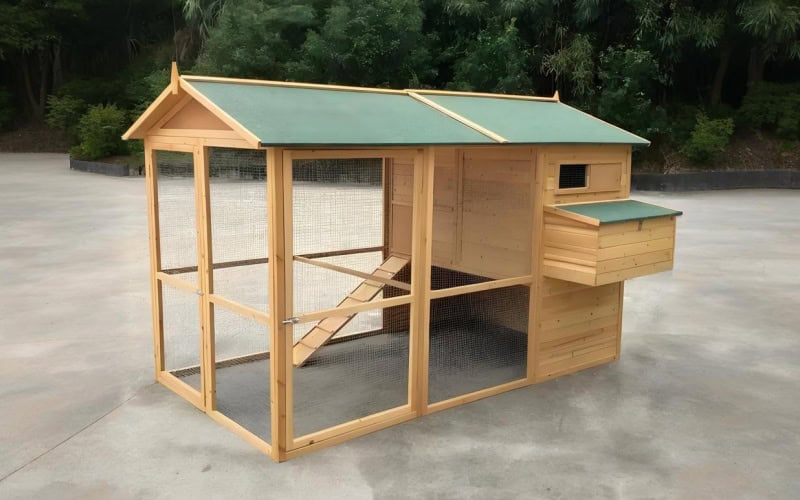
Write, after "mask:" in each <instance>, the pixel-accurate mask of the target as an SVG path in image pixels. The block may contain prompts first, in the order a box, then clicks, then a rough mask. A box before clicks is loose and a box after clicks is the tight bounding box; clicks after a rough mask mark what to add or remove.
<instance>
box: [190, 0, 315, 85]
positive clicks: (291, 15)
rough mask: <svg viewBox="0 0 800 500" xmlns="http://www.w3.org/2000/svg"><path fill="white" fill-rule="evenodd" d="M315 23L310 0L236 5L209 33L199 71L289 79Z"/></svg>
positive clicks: (244, 1)
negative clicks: (290, 66) (299, 52)
mask: <svg viewBox="0 0 800 500" xmlns="http://www.w3.org/2000/svg"><path fill="white" fill-rule="evenodd" d="M315 22H316V12H315V9H314V2H313V1H311V0H268V1H261V0H238V1H236V2H232V3H231V4H230V5H229V6H226V8H224V9H222V11H221V13H220V15H219V17H218V19H217V22H216V25H215V26H214V27H213V28H211V29H210V31H209V37H208V40H206V42H205V46H204V49H203V52H202V53H201V55H200V57H199V59H198V63H197V67H196V71H198V72H202V73H208V74H218V75H227V76H238V77H244V78H247V77H250V78H267V79H273V80H284V79H286V77H287V69H286V66H287V64H288V63H289V62H292V61H295V60H296V58H297V53H298V51H299V49H300V47H301V46H302V43H303V41H304V40H305V32H306V30H307V29H308V28H310V27H312V26H314V24H315Z"/></svg>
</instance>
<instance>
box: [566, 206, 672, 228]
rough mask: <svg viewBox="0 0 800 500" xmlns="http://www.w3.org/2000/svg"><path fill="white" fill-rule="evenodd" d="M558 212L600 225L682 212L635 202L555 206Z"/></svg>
mask: <svg viewBox="0 0 800 500" xmlns="http://www.w3.org/2000/svg"><path fill="white" fill-rule="evenodd" d="M556 208H557V209H558V210H564V211H566V212H571V213H573V214H577V215H583V216H584V217H591V218H592V219H597V220H599V221H600V224H601V225H602V224H613V223H615V222H627V221H632V220H644V219H653V218H655V217H667V216H672V215H682V214H683V212H679V211H678V210H672V209H669V208H664V207H659V206H658V205H651V204H649V203H642V202H641V201H636V200H620V201H603V202H599V203H580V204H577V205H557V206H556Z"/></svg>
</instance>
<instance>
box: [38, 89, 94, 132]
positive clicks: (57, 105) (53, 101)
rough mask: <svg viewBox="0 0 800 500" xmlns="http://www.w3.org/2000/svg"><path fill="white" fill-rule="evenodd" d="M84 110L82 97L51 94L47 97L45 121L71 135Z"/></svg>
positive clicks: (84, 105)
mask: <svg viewBox="0 0 800 500" xmlns="http://www.w3.org/2000/svg"><path fill="white" fill-rule="evenodd" d="M84 111H86V103H85V102H84V101H83V99H79V98H77V97H73V96H70V95H64V96H57V95H51V96H49V97H48V98H47V117H46V118H45V121H46V122H47V124H48V125H50V126H51V127H53V128H57V129H60V130H65V131H67V132H69V133H70V134H72V135H75V132H76V130H77V128H78V121H79V120H80V118H81V115H83V113H84Z"/></svg>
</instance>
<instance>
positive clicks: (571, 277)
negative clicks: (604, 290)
mask: <svg viewBox="0 0 800 500" xmlns="http://www.w3.org/2000/svg"><path fill="white" fill-rule="evenodd" d="M542 274H543V275H544V276H547V277H548V278H556V279H560V280H566V281H574V282H575V283H581V284H584V285H594V283H595V276H596V273H595V269H594V268H593V267H588V266H578V265H575V264H568V263H566V262H559V261H555V260H547V259H546V260H545V261H544V265H543V266H542Z"/></svg>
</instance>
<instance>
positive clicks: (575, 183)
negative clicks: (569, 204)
mask: <svg viewBox="0 0 800 500" xmlns="http://www.w3.org/2000/svg"><path fill="white" fill-rule="evenodd" d="M582 187H586V165H561V168H560V169H559V172H558V189H570V188H582Z"/></svg>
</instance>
